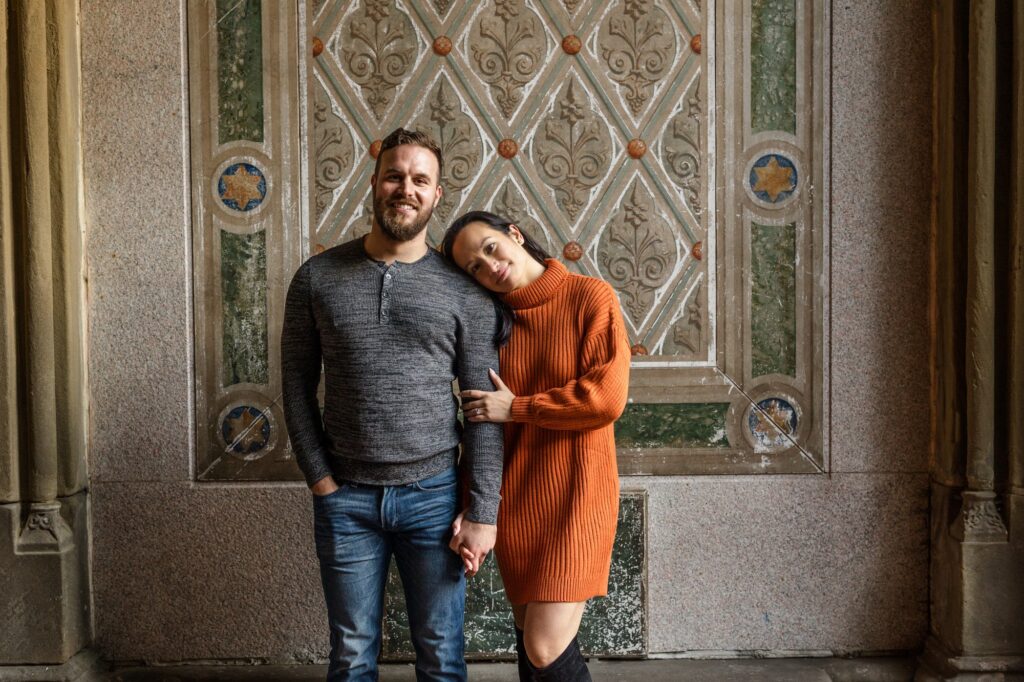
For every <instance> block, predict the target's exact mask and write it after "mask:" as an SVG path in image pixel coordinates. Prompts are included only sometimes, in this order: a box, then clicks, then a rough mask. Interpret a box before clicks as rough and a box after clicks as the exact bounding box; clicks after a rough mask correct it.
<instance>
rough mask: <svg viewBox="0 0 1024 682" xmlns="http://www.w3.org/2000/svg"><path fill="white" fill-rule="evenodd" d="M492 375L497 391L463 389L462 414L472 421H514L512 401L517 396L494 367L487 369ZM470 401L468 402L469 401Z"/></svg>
mask: <svg viewBox="0 0 1024 682" xmlns="http://www.w3.org/2000/svg"><path fill="white" fill-rule="evenodd" d="M487 372H488V373H489V374H490V375H491V382H492V383H494V385H495V387H497V390H495V391H472V390H470V391H463V392H462V393H461V396H462V414H463V415H465V417H466V419H468V420H469V421H471V422H499V423H500V422H510V421H512V401H513V400H514V399H515V396H514V395H512V391H510V390H508V386H506V385H505V382H504V381H502V380H501V377H499V376H498V373H497V372H495V371H494V370H493V369H489V370H487ZM467 401H468V402H467Z"/></svg>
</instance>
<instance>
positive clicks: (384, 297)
mask: <svg viewBox="0 0 1024 682" xmlns="http://www.w3.org/2000/svg"><path fill="white" fill-rule="evenodd" d="M393 281H394V277H393V276H392V274H391V268H390V267H388V269H387V270H385V271H384V284H383V285H382V286H381V288H380V322H381V324H384V323H386V322H387V321H388V319H389V316H390V313H391V284H392V282H393Z"/></svg>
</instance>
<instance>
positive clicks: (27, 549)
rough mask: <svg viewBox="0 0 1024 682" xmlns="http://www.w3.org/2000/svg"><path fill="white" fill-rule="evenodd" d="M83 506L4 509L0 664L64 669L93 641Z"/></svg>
mask: <svg viewBox="0 0 1024 682" xmlns="http://www.w3.org/2000/svg"><path fill="white" fill-rule="evenodd" d="M86 504H87V493H86V492H85V491H83V492H80V493H78V494H77V495H72V496H70V497H65V498H60V499H58V500H57V501H56V502H52V503H41V504H31V503H14V504H3V505H0V614H3V617H2V621H3V627H2V628H0V665H29V664H51V665H60V664H63V663H65V662H67V661H68V659H70V658H71V657H72V656H74V655H75V654H76V653H77V652H78V651H80V650H81V649H82V648H83V647H85V646H86V645H87V644H88V643H89V639H90V636H91V615H90V603H89V535H88V515H87V508H86ZM4 679H7V678H6V677H5V678H4ZM47 679H54V678H47Z"/></svg>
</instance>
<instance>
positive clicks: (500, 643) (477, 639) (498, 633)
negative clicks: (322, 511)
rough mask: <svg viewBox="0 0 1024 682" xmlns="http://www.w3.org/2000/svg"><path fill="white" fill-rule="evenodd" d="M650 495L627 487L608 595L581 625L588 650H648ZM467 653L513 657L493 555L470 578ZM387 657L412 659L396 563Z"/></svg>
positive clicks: (594, 604)
mask: <svg viewBox="0 0 1024 682" xmlns="http://www.w3.org/2000/svg"><path fill="white" fill-rule="evenodd" d="M646 537H647V495H646V493H643V492H626V491H623V493H622V495H621V497H620V500H619V525H618V530H617V531H616V534H615V546H614V548H613V549H612V565H611V572H610V574H609V576H608V596H607V597H604V598H598V599H592V600H590V602H589V603H588V604H587V608H586V611H585V612H584V614H583V622H582V623H581V625H580V634H579V637H580V646H581V647H582V648H583V651H584V652H585V653H587V654H588V655H595V656H596V655H602V656H631V655H641V654H643V653H645V652H646V651H647V635H646V622H645V619H646V615H645V614H646V612H647V604H646V600H647V597H646V594H647V559H646ZM465 634H466V656H467V657H475V658H495V657H496V656H497V657H514V656H515V648H516V640H515V634H514V631H513V620H512V610H511V608H509V605H508V601H507V600H506V599H505V590H504V588H503V587H502V584H501V576H500V575H499V574H498V567H497V564H496V563H495V561H494V558H493V556H488V558H487V560H486V561H485V562H484V564H483V565H482V566H481V568H480V572H479V573H477V574H476V575H475V576H474V577H473V578H470V579H469V580H467V581H466V620H465ZM382 655H383V657H384V658H385V659H389V660H405V659H408V660H412V658H413V649H412V643H411V642H410V640H409V618H408V614H407V613H406V610H405V597H404V596H403V594H402V581H401V578H399V576H398V570H397V568H395V565H394V562H393V561H392V563H391V570H390V572H389V574H388V585H387V595H386V602H385V614H384V643H383V654H382Z"/></svg>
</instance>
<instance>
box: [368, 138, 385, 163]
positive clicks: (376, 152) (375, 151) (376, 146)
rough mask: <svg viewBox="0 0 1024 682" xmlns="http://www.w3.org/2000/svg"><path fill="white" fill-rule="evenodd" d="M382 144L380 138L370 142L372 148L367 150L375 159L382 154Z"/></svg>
mask: <svg viewBox="0 0 1024 682" xmlns="http://www.w3.org/2000/svg"><path fill="white" fill-rule="evenodd" d="M381 144H382V142H381V141H380V140H374V141H373V142H371V143H370V148H369V149H368V150H367V151H369V152H370V156H372V157H373V158H375V159H376V158H377V157H378V156H380V146H381Z"/></svg>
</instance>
